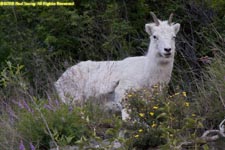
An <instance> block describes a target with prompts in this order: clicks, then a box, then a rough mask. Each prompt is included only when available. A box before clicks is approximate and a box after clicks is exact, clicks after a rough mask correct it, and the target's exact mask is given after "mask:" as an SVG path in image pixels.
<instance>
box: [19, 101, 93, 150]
mask: <svg viewBox="0 0 225 150" xmlns="http://www.w3.org/2000/svg"><path fill="white" fill-rule="evenodd" d="M35 103H36V104H35V105H34V104H30V105H29V104H25V103H24V102H23V104H22V105H21V103H20V104H18V105H19V107H20V108H18V111H19V112H18V119H17V120H16V124H15V127H16V128H17V130H18V132H19V133H20V135H21V136H22V137H23V140H25V141H32V143H33V144H34V145H38V147H39V149H49V144H50V142H52V141H55V142H56V143H57V145H59V146H65V145H72V144H75V143H76V142H77V141H78V140H80V139H81V138H82V137H88V135H89V131H88V127H87V123H86V120H85V119H84V118H83V117H82V109H81V108H79V107H72V106H67V105H64V104H59V103H58V102H57V101H55V102H51V103H49V102H48V103H46V102H43V100H38V101H36V102H35ZM28 108H29V109H28ZM52 138H53V139H52Z"/></svg>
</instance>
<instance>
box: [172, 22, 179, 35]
mask: <svg viewBox="0 0 225 150" xmlns="http://www.w3.org/2000/svg"><path fill="white" fill-rule="evenodd" d="M173 27H174V31H175V33H176V34H177V33H178V32H179V30H180V24H179V23H176V24H174V25H173Z"/></svg>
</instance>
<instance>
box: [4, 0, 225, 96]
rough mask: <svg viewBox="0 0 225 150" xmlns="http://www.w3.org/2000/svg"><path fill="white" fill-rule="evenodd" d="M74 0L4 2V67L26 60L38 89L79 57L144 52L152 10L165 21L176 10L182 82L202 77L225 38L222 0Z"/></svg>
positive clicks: (177, 68) (118, 56)
mask: <svg viewBox="0 0 225 150" xmlns="http://www.w3.org/2000/svg"><path fill="white" fill-rule="evenodd" d="M74 1H75V4H76V5H75V6H73V7H16V6H15V7H0V11H1V14H0V20H1V21H0V37H1V38H0V63H1V69H3V68H4V67H5V64H6V63H5V62H6V60H10V61H11V62H13V63H14V64H22V65H24V66H25V70H24V71H25V72H26V73H27V76H29V80H30V83H31V85H32V87H34V89H35V91H34V92H35V93H36V94H38V93H39V92H40V93H42V94H43V91H45V90H47V89H48V88H49V86H51V85H49V82H48V81H49V80H52V81H54V80H56V78H57V77H58V76H59V75H60V74H61V72H62V71H64V70H65V68H67V67H68V66H70V65H72V64H74V63H76V62H78V61H82V60H88V59H91V60H118V59H123V58H125V57H127V56H136V55H143V54H144V53H145V52H146V50H147V46H148V43H149V41H148V36H147V34H146V33H145V31H144V24H145V23H147V22H151V21H152V19H151V17H150V15H149V12H150V11H153V12H155V13H156V14H157V16H158V18H162V19H163V20H164V19H167V18H168V16H169V14H170V13H171V12H173V13H175V17H174V21H175V22H179V23H181V27H182V28H181V31H180V33H179V36H178V38H177V53H178V54H177V58H176V60H177V61H176V65H175V71H174V77H175V78H176V81H177V78H178V79H179V80H178V81H179V84H181V82H180V81H182V82H183V83H182V86H189V87H191V86H190V84H192V82H193V78H192V77H196V76H197V77H199V78H200V77H201V70H202V68H203V65H202V63H200V62H199V60H200V58H201V57H203V56H210V57H213V56H214V53H215V52H216V50H217V46H220V47H221V45H222V44H223V43H224V37H222V36H223V35H224V21H223V20H224V8H225V2H224V1H204V0H197V1H193V0H188V1H186V0H166V1H165V0H159V1H155V0H129V1H128V0H101V1H93V0H82V1H81V0H74ZM216 33H219V34H220V35H218V34H216ZM212 43H213V45H212ZM184 70H185V71H184ZM175 84H178V83H176V82H175ZM40 93H39V94H40Z"/></svg>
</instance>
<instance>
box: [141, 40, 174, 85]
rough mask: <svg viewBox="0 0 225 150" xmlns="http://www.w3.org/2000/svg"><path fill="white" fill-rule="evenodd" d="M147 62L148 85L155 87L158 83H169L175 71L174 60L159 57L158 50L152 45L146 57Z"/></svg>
mask: <svg viewBox="0 0 225 150" xmlns="http://www.w3.org/2000/svg"><path fill="white" fill-rule="evenodd" d="M146 57H147V61H146V64H145V70H146V71H145V72H146V80H147V81H146V83H147V84H148V85H154V84H158V83H160V84H161V83H163V84H164V83H166V84H167V83H168V82H169V81H170V77H171V74H172V69H173V62H174V58H173V57H171V58H164V57H162V56H159V55H158V53H157V50H156V49H155V47H154V46H152V44H150V46H149V49H148V53H147V55H146Z"/></svg>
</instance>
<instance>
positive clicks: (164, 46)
mask: <svg viewBox="0 0 225 150" xmlns="http://www.w3.org/2000/svg"><path fill="white" fill-rule="evenodd" d="M151 15H152V17H153V19H154V23H149V24H146V25H145V30H146V32H147V33H148V34H149V36H150V45H149V48H148V53H147V55H146V56H138V57H128V58H126V59H124V60H121V61H100V62H95V61H85V62H81V63H79V64H77V65H75V66H73V67H71V68H70V69H68V70H67V71H66V72H65V73H64V74H63V75H62V76H61V77H60V78H59V80H58V81H57V82H56V83H55V87H56V89H57V91H58V93H59V96H60V98H61V99H62V101H63V102H68V101H71V100H72V101H76V100H81V99H86V98H88V97H91V96H97V97H98V96H100V95H103V94H109V93H110V94H112V96H111V97H110V98H111V99H110V100H111V102H114V103H115V104H118V106H119V107H121V105H120V104H121V101H122V99H123V98H124V96H125V93H126V91H127V90H129V89H133V90H136V89H140V88H142V87H150V86H152V85H155V84H167V83H168V82H169V81H170V78H171V73H172V69H173V62H174V55H175V37H176V34H177V33H178V31H179V29H180V24H178V23H176V24H174V23H172V16H173V14H171V15H170V17H169V20H168V21H160V20H159V19H157V17H156V15H155V14H154V13H153V12H151ZM127 118H128V114H127V113H126V110H125V109H122V119H123V120H125V119H127Z"/></svg>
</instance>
